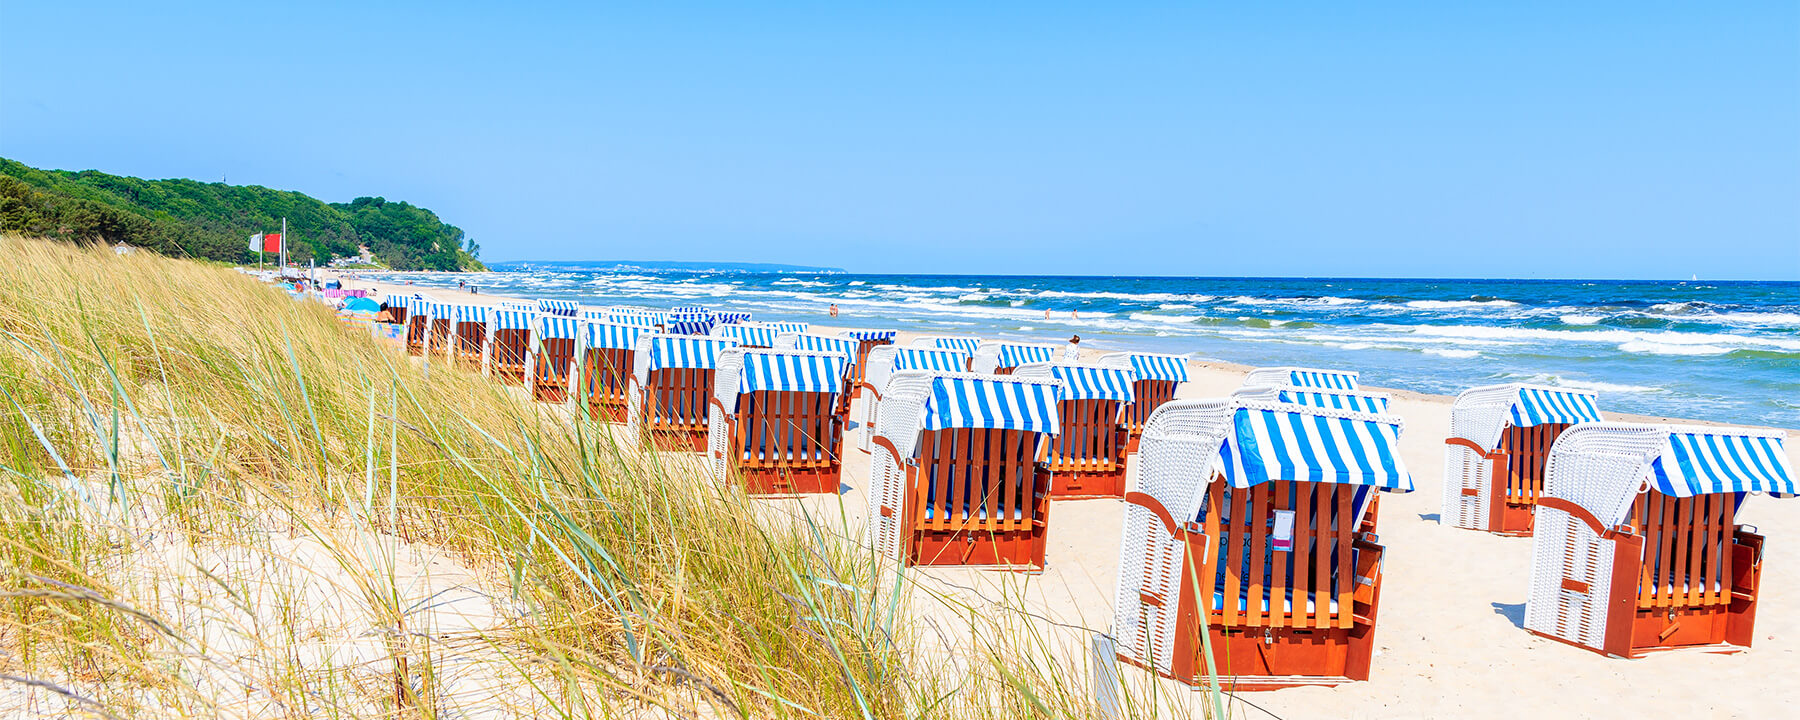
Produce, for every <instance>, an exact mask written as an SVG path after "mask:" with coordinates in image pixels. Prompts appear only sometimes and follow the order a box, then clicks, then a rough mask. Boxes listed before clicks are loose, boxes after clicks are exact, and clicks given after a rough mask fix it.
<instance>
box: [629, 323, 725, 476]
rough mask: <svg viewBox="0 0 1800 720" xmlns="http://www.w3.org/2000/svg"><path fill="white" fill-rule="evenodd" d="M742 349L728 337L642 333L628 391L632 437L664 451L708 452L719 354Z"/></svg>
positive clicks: (632, 366)
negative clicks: (642, 438) (643, 440)
mask: <svg viewBox="0 0 1800 720" xmlns="http://www.w3.org/2000/svg"><path fill="white" fill-rule="evenodd" d="M736 346H737V341H735V340H726V339H722V338H709V337H702V336H695V335H667V334H659V333H645V334H642V335H639V336H638V340H637V349H636V350H635V352H634V353H633V356H632V360H631V376H630V377H629V379H628V380H627V383H628V384H627V386H626V392H625V396H626V408H625V431H626V433H627V434H628V435H631V436H632V437H640V436H642V437H645V438H646V439H648V440H650V441H652V442H655V443H656V444H657V445H658V446H659V447H664V448H669V449H678V450H691V451H693V452H705V451H706V443H707V420H708V419H709V417H710V416H709V409H710V405H711V402H712V396H713V379H714V375H715V373H716V372H717V369H718V364H719V353H720V352H721V351H723V350H724V349H726V348H729V347H736Z"/></svg>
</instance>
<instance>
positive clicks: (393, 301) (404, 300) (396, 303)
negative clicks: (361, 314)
mask: <svg viewBox="0 0 1800 720" xmlns="http://www.w3.org/2000/svg"><path fill="white" fill-rule="evenodd" d="M381 304H383V305H386V306H388V307H412V297H411V296H408V295H395V294H394V293H387V294H385V295H382V296H381Z"/></svg>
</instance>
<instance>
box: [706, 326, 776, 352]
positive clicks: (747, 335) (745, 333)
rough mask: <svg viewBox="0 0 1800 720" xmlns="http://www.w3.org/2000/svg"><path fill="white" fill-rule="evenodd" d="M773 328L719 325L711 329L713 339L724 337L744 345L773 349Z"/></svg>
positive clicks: (774, 332) (774, 333)
mask: <svg viewBox="0 0 1800 720" xmlns="http://www.w3.org/2000/svg"><path fill="white" fill-rule="evenodd" d="M777 334H778V333H777V332H776V331H775V328H772V327H768V326H764V325H719V326H716V327H714V328H713V329H712V335H713V337H726V338H731V339H733V340H736V341H738V342H739V343H742V344H744V345H755V346H757V347H774V346H775V336H776V335H777Z"/></svg>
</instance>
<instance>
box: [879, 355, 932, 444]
mask: <svg viewBox="0 0 1800 720" xmlns="http://www.w3.org/2000/svg"><path fill="white" fill-rule="evenodd" d="M947 374H948V373H942V372H937V371H934V370H901V371H900V372H897V373H894V375H893V377H890V378H888V381H887V389H886V390H884V391H883V392H882V394H881V410H880V412H878V413H877V417H879V418H880V425H879V426H877V427H876V428H875V430H874V433H875V435H877V436H879V437H884V438H887V440H888V442H891V443H893V444H894V449H895V450H897V451H899V453H900V462H903V463H904V462H907V461H908V460H910V459H912V456H913V453H914V452H915V451H916V450H917V448H918V445H919V433H920V432H921V431H923V430H924V429H925V398H926V396H928V395H930V394H931V383H932V381H933V380H935V379H937V378H938V377H939V376H942V375H947Z"/></svg>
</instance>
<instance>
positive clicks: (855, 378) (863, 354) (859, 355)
mask: <svg viewBox="0 0 1800 720" xmlns="http://www.w3.org/2000/svg"><path fill="white" fill-rule="evenodd" d="M889 343H890V341H888V340H861V341H858V342H857V344H856V364H854V365H851V366H850V387H853V388H855V387H862V384H863V378H864V377H866V374H865V373H864V372H863V370H864V369H865V368H867V367H868V366H869V351H870V350H874V349H875V348H876V347H877V346H881V345H887V344H889Z"/></svg>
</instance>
